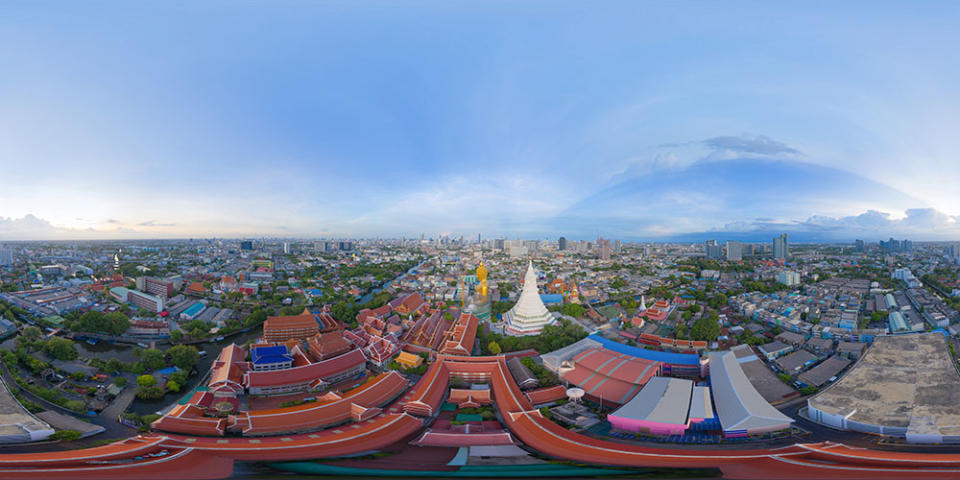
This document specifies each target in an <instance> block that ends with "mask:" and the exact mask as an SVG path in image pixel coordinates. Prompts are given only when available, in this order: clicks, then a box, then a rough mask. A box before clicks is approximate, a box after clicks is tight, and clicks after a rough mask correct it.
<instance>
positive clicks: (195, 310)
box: [183, 302, 206, 317]
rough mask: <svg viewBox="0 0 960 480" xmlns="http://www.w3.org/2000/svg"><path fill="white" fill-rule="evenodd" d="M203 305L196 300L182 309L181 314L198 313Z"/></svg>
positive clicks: (190, 315) (190, 314) (192, 314)
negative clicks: (188, 306)
mask: <svg viewBox="0 0 960 480" xmlns="http://www.w3.org/2000/svg"><path fill="white" fill-rule="evenodd" d="M205 307H206V305H204V304H202V303H200V302H197V303H194V304H193V305H190V308H188V309H186V310H184V311H183V314H184V315H187V316H189V317H192V316H194V315H196V314H198V313H200V311H201V310H203V309H204V308H205Z"/></svg>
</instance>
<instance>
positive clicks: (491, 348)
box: [487, 342, 503, 355]
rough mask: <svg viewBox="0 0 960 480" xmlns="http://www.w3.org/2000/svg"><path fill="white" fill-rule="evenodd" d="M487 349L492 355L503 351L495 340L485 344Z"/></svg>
mask: <svg viewBox="0 0 960 480" xmlns="http://www.w3.org/2000/svg"><path fill="white" fill-rule="evenodd" d="M487 350H489V351H490V353H492V354H494V355H499V354H500V353H501V352H503V349H502V348H500V344H499V343H497V342H490V343H489V344H488V345H487Z"/></svg>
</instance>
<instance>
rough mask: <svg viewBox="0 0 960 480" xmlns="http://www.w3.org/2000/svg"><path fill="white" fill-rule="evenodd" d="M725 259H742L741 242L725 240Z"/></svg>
mask: <svg viewBox="0 0 960 480" xmlns="http://www.w3.org/2000/svg"><path fill="white" fill-rule="evenodd" d="M727 260H728V261H731V262H739V261H740V260H743V243H741V242H729V241H728V242H727Z"/></svg>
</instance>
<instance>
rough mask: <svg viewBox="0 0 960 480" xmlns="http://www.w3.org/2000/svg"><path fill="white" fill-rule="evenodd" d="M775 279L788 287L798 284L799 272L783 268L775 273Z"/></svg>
mask: <svg viewBox="0 0 960 480" xmlns="http://www.w3.org/2000/svg"><path fill="white" fill-rule="evenodd" d="M777 281H778V282H780V283H782V284H784V285H786V286H788V287H793V286H795V285H800V274H799V273H797V272H794V271H792V270H783V271H781V272H779V273H777Z"/></svg>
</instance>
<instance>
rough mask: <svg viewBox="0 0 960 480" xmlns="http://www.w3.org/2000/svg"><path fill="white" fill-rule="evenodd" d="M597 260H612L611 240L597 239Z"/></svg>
mask: <svg viewBox="0 0 960 480" xmlns="http://www.w3.org/2000/svg"><path fill="white" fill-rule="evenodd" d="M597 258H599V259H600V260H610V240H606V239H603V238H600V237H597Z"/></svg>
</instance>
